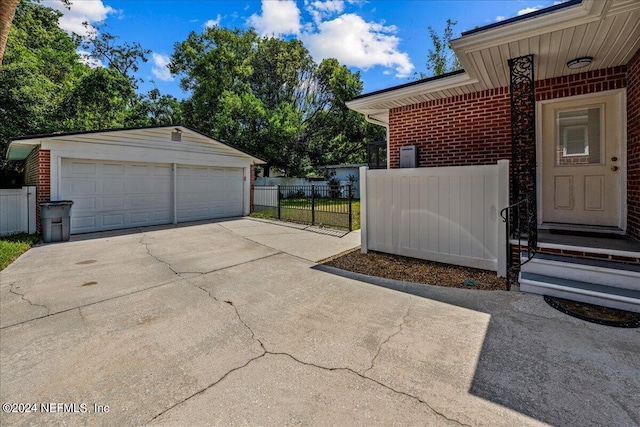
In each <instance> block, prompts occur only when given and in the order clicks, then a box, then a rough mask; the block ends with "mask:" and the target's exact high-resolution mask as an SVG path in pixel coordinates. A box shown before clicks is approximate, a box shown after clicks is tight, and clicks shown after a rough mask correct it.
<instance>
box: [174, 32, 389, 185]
mask: <svg viewBox="0 0 640 427" xmlns="http://www.w3.org/2000/svg"><path fill="white" fill-rule="evenodd" d="M170 69H171V71H172V73H175V74H179V75H181V86H182V88H183V89H184V90H187V91H190V92H191V96H190V97H189V98H188V99H187V100H185V102H184V103H183V114H184V117H185V120H186V121H187V124H188V125H191V126H193V127H195V128H196V129H199V130H200V131H202V132H205V133H208V134H211V135H212V136H214V137H216V138H218V139H221V140H223V141H226V142H228V143H230V144H232V145H234V146H236V147H238V148H241V149H244V150H246V151H249V152H251V153H252V154H254V155H256V156H257V157H260V158H262V159H264V160H265V161H266V162H267V163H268V166H269V167H277V168H280V169H283V170H284V171H285V173H286V174H287V175H290V176H291V175H301V174H303V173H304V172H306V171H308V169H309V168H311V167H312V166H313V165H320V164H322V162H325V161H329V162H332V161H334V160H337V159H340V160H343V159H353V158H358V159H364V154H365V147H366V140H367V138H374V137H376V138H381V137H382V136H381V129H377V128H376V127H375V126H373V125H369V124H368V123H366V121H365V120H364V118H363V117H362V116H361V115H360V114H357V113H355V112H353V111H351V110H349V109H348V108H347V107H346V105H345V102H346V101H348V100H349V99H351V98H353V97H354V96H357V95H359V94H360V93H361V91H362V82H361V81H360V75H359V74H357V73H356V74H353V73H351V71H350V70H349V69H348V68H347V67H345V66H342V65H340V64H339V63H338V61H337V60H335V59H333V60H325V61H323V62H322V63H321V64H320V65H318V64H316V63H315V62H314V61H313V58H312V57H311V55H310V54H309V51H308V50H307V49H306V48H305V47H304V45H303V44H302V42H301V41H299V40H295V39H293V40H283V39H278V38H273V37H264V38H259V37H257V35H256V33H255V31H253V30H248V31H242V30H238V29H236V30H228V29H224V28H218V27H213V28H209V29H207V30H205V31H204V33H203V34H196V33H191V34H189V36H188V37H187V40H185V41H184V42H182V43H177V44H176V45H175V48H174V53H173V56H172V60H171V66H170ZM353 138H355V139H353Z"/></svg>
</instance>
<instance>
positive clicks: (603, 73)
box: [536, 66, 627, 101]
mask: <svg viewBox="0 0 640 427" xmlns="http://www.w3.org/2000/svg"><path fill="white" fill-rule="evenodd" d="M626 76H627V67H626V66H621V67H613V68H606V69H604V70H595V71H589V72H587V73H580V74H574V75H571V76H564V77H556V78H553V79H547V80H540V81H537V82H536V101H545V100H547V99H556V98H564V97H567V96H576V95H583V94H586V93H595V92H602V91H605V90H613V89H620V88H623V87H626V86H627V81H626Z"/></svg>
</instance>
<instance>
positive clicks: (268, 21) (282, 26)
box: [247, 0, 415, 78]
mask: <svg viewBox="0 0 640 427" xmlns="http://www.w3.org/2000/svg"><path fill="white" fill-rule="evenodd" d="M346 2H347V3H349V4H362V0H346ZM304 5H305V9H306V11H307V12H309V14H310V15H311V17H312V19H313V21H314V22H313V23H310V22H308V23H304V22H303V21H302V19H301V15H300V9H298V6H297V5H296V3H295V1H293V0H280V1H272V0H263V1H262V15H258V14H253V15H251V17H250V18H249V19H248V21H247V23H248V24H249V25H252V26H253V27H254V28H255V29H256V31H258V33H259V34H261V35H275V36H290V35H294V36H297V37H298V38H300V39H301V40H302V41H303V42H304V44H305V46H306V47H307V49H309V52H311V55H312V56H313V58H314V59H315V60H316V61H318V62H320V61H321V60H322V59H324V58H336V59H337V60H338V61H340V63H342V64H345V65H347V66H353V67H359V68H362V69H368V68H371V67H375V66H382V67H385V68H386V69H387V70H386V71H387V72H388V73H391V71H390V70H393V71H395V76H396V77H399V78H405V77H408V76H410V75H411V73H412V72H413V70H414V68H415V67H414V66H413V63H412V62H411V58H409V55H408V54H407V53H405V52H402V51H400V48H399V47H400V38H398V37H397V36H396V34H397V33H398V29H397V28H396V27H395V26H393V25H384V23H376V22H366V21H365V20H364V19H363V18H362V17H360V16H359V15H357V14H354V13H343V12H344V9H345V0H305V2H304ZM336 15H339V16H336Z"/></svg>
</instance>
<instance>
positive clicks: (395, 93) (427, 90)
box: [347, 71, 477, 124]
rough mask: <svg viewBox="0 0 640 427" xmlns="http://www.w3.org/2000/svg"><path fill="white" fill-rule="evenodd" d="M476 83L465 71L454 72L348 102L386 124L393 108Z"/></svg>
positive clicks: (367, 115)
mask: <svg viewBox="0 0 640 427" xmlns="http://www.w3.org/2000/svg"><path fill="white" fill-rule="evenodd" d="M475 83H477V80H474V79H472V78H471V77H470V76H469V74H468V73H466V72H465V71H460V72H454V73H450V74H446V75H442V76H437V77H435V78H430V79H424V80H419V81H416V82H412V83H409V84H405V85H402V86H397V87H395V88H390V89H388V90H381V91H377V92H373V93H370V94H366V95H362V96H359V97H356V98H355V99H353V100H351V101H349V102H347V107H349V108H351V109H352V110H355V111H358V112H359V113H362V114H364V115H365V116H366V117H367V118H368V119H371V120H372V121H374V122H375V121H380V122H382V123H379V124H386V123H388V122H389V110H390V109H391V108H396V107H402V106H405V105H412V104H417V103H420V102H424V101H429V100H430V99H432V98H430V97H429V95H436V96H438V95H439V94H440V93H442V92H445V91H447V90H449V89H453V88H458V87H461V86H467V85H473V84H475Z"/></svg>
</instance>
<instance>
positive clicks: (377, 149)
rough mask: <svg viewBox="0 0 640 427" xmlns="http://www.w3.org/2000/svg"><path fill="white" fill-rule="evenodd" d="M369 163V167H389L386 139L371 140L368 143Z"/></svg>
mask: <svg viewBox="0 0 640 427" xmlns="http://www.w3.org/2000/svg"><path fill="white" fill-rule="evenodd" d="M367 163H368V164H369V169H386V168H387V143H386V141H378V142H370V143H368V144H367Z"/></svg>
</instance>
